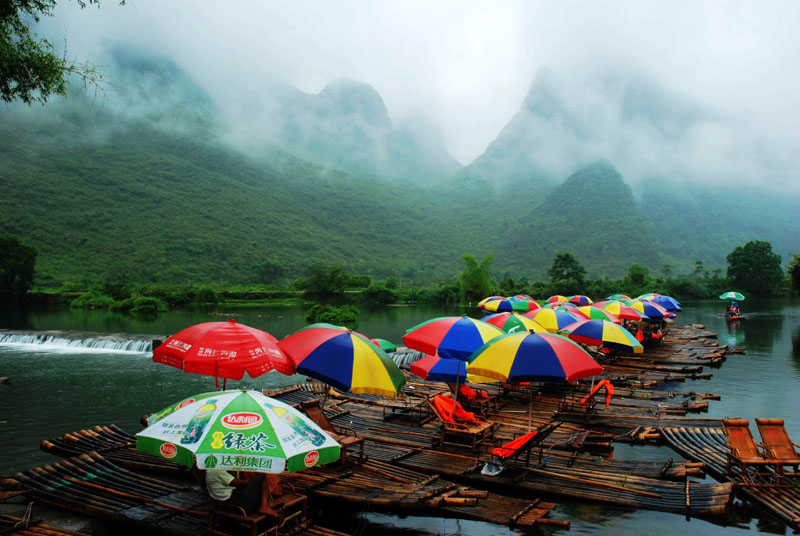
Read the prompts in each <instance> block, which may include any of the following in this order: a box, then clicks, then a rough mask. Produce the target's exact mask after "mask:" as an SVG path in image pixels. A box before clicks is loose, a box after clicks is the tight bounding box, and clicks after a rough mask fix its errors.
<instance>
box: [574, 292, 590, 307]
mask: <svg viewBox="0 0 800 536" xmlns="http://www.w3.org/2000/svg"><path fill="white" fill-rule="evenodd" d="M568 301H569V302H570V303H574V304H576V305H591V304H593V303H594V302H593V301H592V299H591V298H590V297H589V296H584V295H583V294H576V295H574V296H570V297H569V300H568Z"/></svg>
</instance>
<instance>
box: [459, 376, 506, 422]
mask: <svg viewBox="0 0 800 536" xmlns="http://www.w3.org/2000/svg"><path fill="white" fill-rule="evenodd" d="M447 385H448V387H450V391H451V392H452V393H455V392H456V386H455V385H454V384H450V383H448V384H447ZM457 400H458V401H459V402H460V403H461V405H462V406H463V407H464V409H466V410H468V411H472V412H474V413H478V414H480V416H481V417H483V418H484V419H485V418H486V414H487V413H488V412H490V411H494V413H497V411H498V408H497V397H496V396H494V395H490V394H489V392H488V391H487V390H486V389H481V388H480V387H470V386H469V385H461V386H459V388H458V397H457Z"/></svg>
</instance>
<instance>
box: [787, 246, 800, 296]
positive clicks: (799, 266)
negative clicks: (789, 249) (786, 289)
mask: <svg viewBox="0 0 800 536" xmlns="http://www.w3.org/2000/svg"><path fill="white" fill-rule="evenodd" d="M787 271H788V272H789V282H790V283H791V285H792V290H794V291H795V292H797V293H798V294H800V255H798V254H797V253H795V254H794V255H792V262H790V263H789V269H788V270H787Z"/></svg>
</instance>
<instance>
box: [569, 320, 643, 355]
mask: <svg viewBox="0 0 800 536" xmlns="http://www.w3.org/2000/svg"><path fill="white" fill-rule="evenodd" d="M559 333H561V334H562V335H566V336H567V337H569V338H570V339H572V340H573V341H575V342H582V343H584V344H590V345H592V346H601V345H602V346H604V347H606V348H615V349H617V350H625V351H628V352H634V353H637V354H641V353H642V352H643V351H644V347H642V345H641V343H640V342H639V341H637V340H636V338H635V337H634V336H633V335H631V333H630V332H629V331H628V330H627V329H625V328H623V327H622V326H618V325H617V324H614V323H613V322H609V321H608V320H580V321H578V322H575V323H574V324H571V325H569V326H567V327H565V328H564V329H562V330H561V331H560V332H559Z"/></svg>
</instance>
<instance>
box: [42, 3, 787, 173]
mask: <svg viewBox="0 0 800 536" xmlns="http://www.w3.org/2000/svg"><path fill="white" fill-rule="evenodd" d="M45 28H46V30H47V34H48V37H51V39H53V40H55V41H59V40H63V39H66V42H67V44H68V48H69V51H70V53H71V55H72V56H74V57H76V58H78V59H85V58H92V57H97V56H98V55H99V54H101V52H102V49H103V47H105V46H107V45H108V44H109V43H112V42H115V41H122V42H126V43H131V44H138V45H142V46H145V47H152V48H153V49H154V50H158V51H160V52H161V53H163V54H165V55H167V56H171V57H173V58H174V59H175V60H176V61H177V62H178V63H179V64H180V65H181V66H182V67H183V68H184V69H186V70H187V72H188V73H189V74H190V75H191V76H192V77H193V78H194V79H195V80H197V81H198V82H199V83H200V84H201V85H202V86H203V87H205V88H206V90H207V91H208V92H209V93H210V94H211V95H212V97H213V98H215V100H216V101H217V102H218V103H221V106H222V107H223V108H224V107H225V106H231V105H234V103H237V102H246V101H247V99H248V98H250V97H249V96H248V95H251V94H252V93H253V92H254V91H258V89H259V87H261V86H263V84H264V83H265V81H266V80H268V79H270V78H276V79H279V80H282V81H285V82H288V83H290V84H292V85H294V86H296V87H297V88H299V89H301V90H303V91H307V92H314V93H316V92H318V91H320V90H321V89H322V88H323V87H324V85H325V84H326V83H327V82H329V81H330V80H332V79H335V78H338V77H347V78H353V79H357V80H361V81H364V82H367V83H369V84H371V85H372V86H374V87H375V88H376V89H377V91H378V92H379V93H380V94H381V96H382V97H383V99H384V101H385V102H386V105H387V107H388V110H389V113H390V115H391V116H392V118H393V119H395V120H396V119H401V118H403V117H405V116H408V115H414V114H422V115H424V116H427V117H429V118H431V119H433V120H435V121H436V122H437V123H438V124H439V125H440V126H441V128H442V131H443V133H444V137H445V139H446V141H447V145H448V149H449V151H450V152H451V154H452V155H453V156H454V157H456V158H457V159H458V160H459V161H461V162H462V163H469V162H470V161H472V160H473V159H474V158H476V157H477V156H478V155H480V154H481V153H482V152H483V151H484V150H485V149H486V146H487V145H488V144H489V143H490V142H491V141H492V140H493V139H494V138H495V137H497V135H498V133H499V132H500V130H501V129H502V128H503V126H505V124H506V123H507V122H508V121H509V120H510V119H511V117H512V116H513V115H514V113H515V112H516V111H517V110H518V109H519V107H520V105H521V103H522V102H523V100H524V98H525V96H526V94H527V92H528V89H529V88H530V86H531V82H532V80H533V79H534V77H535V75H536V73H537V71H538V70H539V69H540V68H542V67H545V66H546V67H549V68H550V69H553V70H554V71H555V72H557V73H558V74H559V76H560V77H561V79H562V80H563V79H567V80H568V79H569V77H570V73H572V72H578V71H581V70H586V69H587V67H590V66H592V65H594V64H595V63H598V62H606V63H609V62H610V63H619V64H625V65H633V66H635V67H636V68H637V69H640V70H642V71H644V72H645V73H647V74H648V75H649V76H650V77H652V78H653V79H654V80H655V81H656V82H657V83H658V84H659V85H660V86H663V87H664V88H666V89H668V90H670V91H674V92H676V93H677V94H681V95H686V96H691V97H693V98H695V99H697V100H698V101H699V102H700V103H702V104H703V105H708V106H709V107H712V108H714V109H715V110H718V111H720V112H721V113H722V114H723V115H726V116H728V117H735V118H736V120H737V121H739V122H740V124H741V125H743V127H742V128H745V129H747V130H749V131H750V130H756V131H759V132H768V133H771V134H769V135H767V137H766V138H764V139H763V140H761V141H758V144H760V145H769V144H771V143H773V140H774V141H776V142H779V144H781V147H780V148H779V149H778V151H779V152H780V153H781V155H782V156H781V158H784V159H788V163H789V164H797V163H798V156H797V155H798V154H800V129H798V122H799V121H798V120H799V119H800V30H798V28H800V2H798V1H796V0H787V1H768V0H757V1H753V2H729V1H715V2H701V1H696V0H693V1H685V2H681V1H670V2H664V1H645V0H634V1H614V2H602V1H592V2H576V1H566V0H558V1H556V0H553V1H550V2H534V1H529V2H513V1H502V2H468V1H464V0H459V1H441V0H437V1H434V2H431V1H429V0H427V1H403V2H393V3H391V2H379V1H374V2H336V1H315V2H308V1H298V0H293V1H291V2H284V3H282V2H277V1H268V2H253V1H249V2H243V1H234V0H231V1H224V2H223V1H217V2H210V1H203V2H200V1H196V0H195V1H189V0H128V2H127V4H126V5H125V6H124V7H120V6H118V5H116V2H114V1H113V0H104V2H103V4H102V7H101V8H100V9H99V10H98V9H96V8H94V7H89V8H86V9H84V10H80V9H79V8H78V7H77V5H76V4H75V2H67V1H62V2H60V4H59V7H58V9H57V12H56V17H54V18H53V19H50V20H49V21H47V22H46V27H45ZM578 98H580V97H579V96H578ZM226 103H227V104H226ZM599 105H600V106H602V104H599ZM750 143H751V144H752V143H756V142H755V141H751V142H750ZM709 158H712V159H713V155H712V156H711V157H709ZM720 158H724V156H722V155H721V156H720ZM789 167H791V166H789ZM797 169H798V167H797V166H794V169H787V170H786V173H792V172H793V176H792V177H791V178H790V179H789V180H791V181H793V183H794V184H797V182H798V176H797V174H798V171H797Z"/></svg>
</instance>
